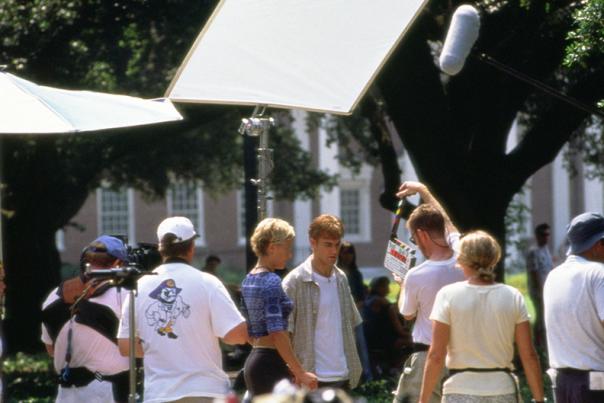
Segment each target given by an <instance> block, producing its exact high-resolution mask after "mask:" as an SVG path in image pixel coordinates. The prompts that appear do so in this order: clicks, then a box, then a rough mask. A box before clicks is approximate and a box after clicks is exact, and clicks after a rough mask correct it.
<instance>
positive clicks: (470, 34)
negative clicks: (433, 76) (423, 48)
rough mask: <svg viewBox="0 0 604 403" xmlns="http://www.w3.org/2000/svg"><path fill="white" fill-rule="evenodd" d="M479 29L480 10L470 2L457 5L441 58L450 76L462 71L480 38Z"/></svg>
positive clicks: (442, 64) (442, 66)
mask: <svg viewBox="0 0 604 403" xmlns="http://www.w3.org/2000/svg"><path fill="white" fill-rule="evenodd" d="M479 29H480V15H479V14H478V10H476V9H475V8H474V7H472V6H470V5H468V4H464V5H462V6H459V7H457V10H455V13H453V18H451V25H449V31H447V38H446V39H445V43H444V45H443V50H442V52H441V54H440V58H439V64H440V69H441V70H442V71H444V72H445V73H447V74H448V75H450V76H454V75H455V74H457V73H459V72H460V71H461V69H462V68H463V65H464V63H465V62H466V59H467V58H468V55H469V54H470V51H471V50H472V46H474V43H476V40H477V39H478V31H479Z"/></svg>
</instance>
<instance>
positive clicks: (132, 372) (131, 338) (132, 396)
mask: <svg viewBox="0 0 604 403" xmlns="http://www.w3.org/2000/svg"><path fill="white" fill-rule="evenodd" d="M128 295H129V296H130V307H129V308H130V309H129V310H128V323H130V326H129V329H128V342H129V344H130V351H129V352H128V359H129V361H130V365H129V372H128V383H129V390H130V392H129V393H128V403H136V316H135V313H134V312H135V307H136V303H135V302H136V301H135V299H134V298H135V297H136V289H135V287H133V288H131V289H130V291H129V294H128Z"/></svg>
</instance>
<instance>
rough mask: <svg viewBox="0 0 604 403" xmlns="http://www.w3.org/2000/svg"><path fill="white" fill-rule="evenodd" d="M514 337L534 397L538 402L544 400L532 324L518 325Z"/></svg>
mask: <svg viewBox="0 0 604 403" xmlns="http://www.w3.org/2000/svg"><path fill="white" fill-rule="evenodd" d="M514 338H515V341H516V346H517V347H518V355H520V361H521V362H522V367H523V368H524V374H525V375H526V382H527V383H528V385H529V388H530V389H531V393H532V394H533V399H535V400H536V401H538V402H539V401H543V397H544V394H543V378H542V375H541V364H540V363H539V356H538V355H537V351H535V347H534V346H533V342H532V340H531V326H530V324H529V322H528V321H526V322H522V323H519V324H517V325H516V330H515V332H514Z"/></svg>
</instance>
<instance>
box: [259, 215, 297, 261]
mask: <svg viewBox="0 0 604 403" xmlns="http://www.w3.org/2000/svg"><path fill="white" fill-rule="evenodd" d="M295 236H296V233H295V231H294V227H292V226H291V225H290V224H289V223H288V222H287V221H285V220H282V219H280V218H265V219H264V220H262V221H260V222H259V223H258V225H257V226H256V229H254V233H253V234H252V238H251V239H250V242H251V244H252V250H253V251H254V253H255V254H256V256H258V257H260V256H264V255H266V253H267V251H268V246H269V244H271V243H282V242H285V241H289V240H291V239H294V237H295Z"/></svg>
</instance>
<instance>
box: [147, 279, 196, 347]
mask: <svg viewBox="0 0 604 403" xmlns="http://www.w3.org/2000/svg"><path fill="white" fill-rule="evenodd" d="M181 291H182V288H178V287H176V282H175V281H174V280H172V279H168V280H164V281H162V283H161V284H160V285H159V286H157V288H155V289H154V290H153V291H151V293H150V294H149V297H151V298H153V299H155V300H157V301H156V302H154V303H152V304H151V305H150V306H149V308H147V310H146V311H145V316H146V317H147V324H148V325H149V326H153V328H154V329H155V330H156V331H157V333H159V334H160V335H162V336H166V335H167V336H168V337H169V338H171V339H176V338H178V335H176V334H174V324H175V323H176V318H178V317H179V316H181V315H182V316H183V317H185V318H188V317H189V315H190V314H191V307H190V306H189V305H187V304H186V303H185V302H184V301H183V300H182V297H181V296H180V295H178V294H180V292H181Z"/></svg>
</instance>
